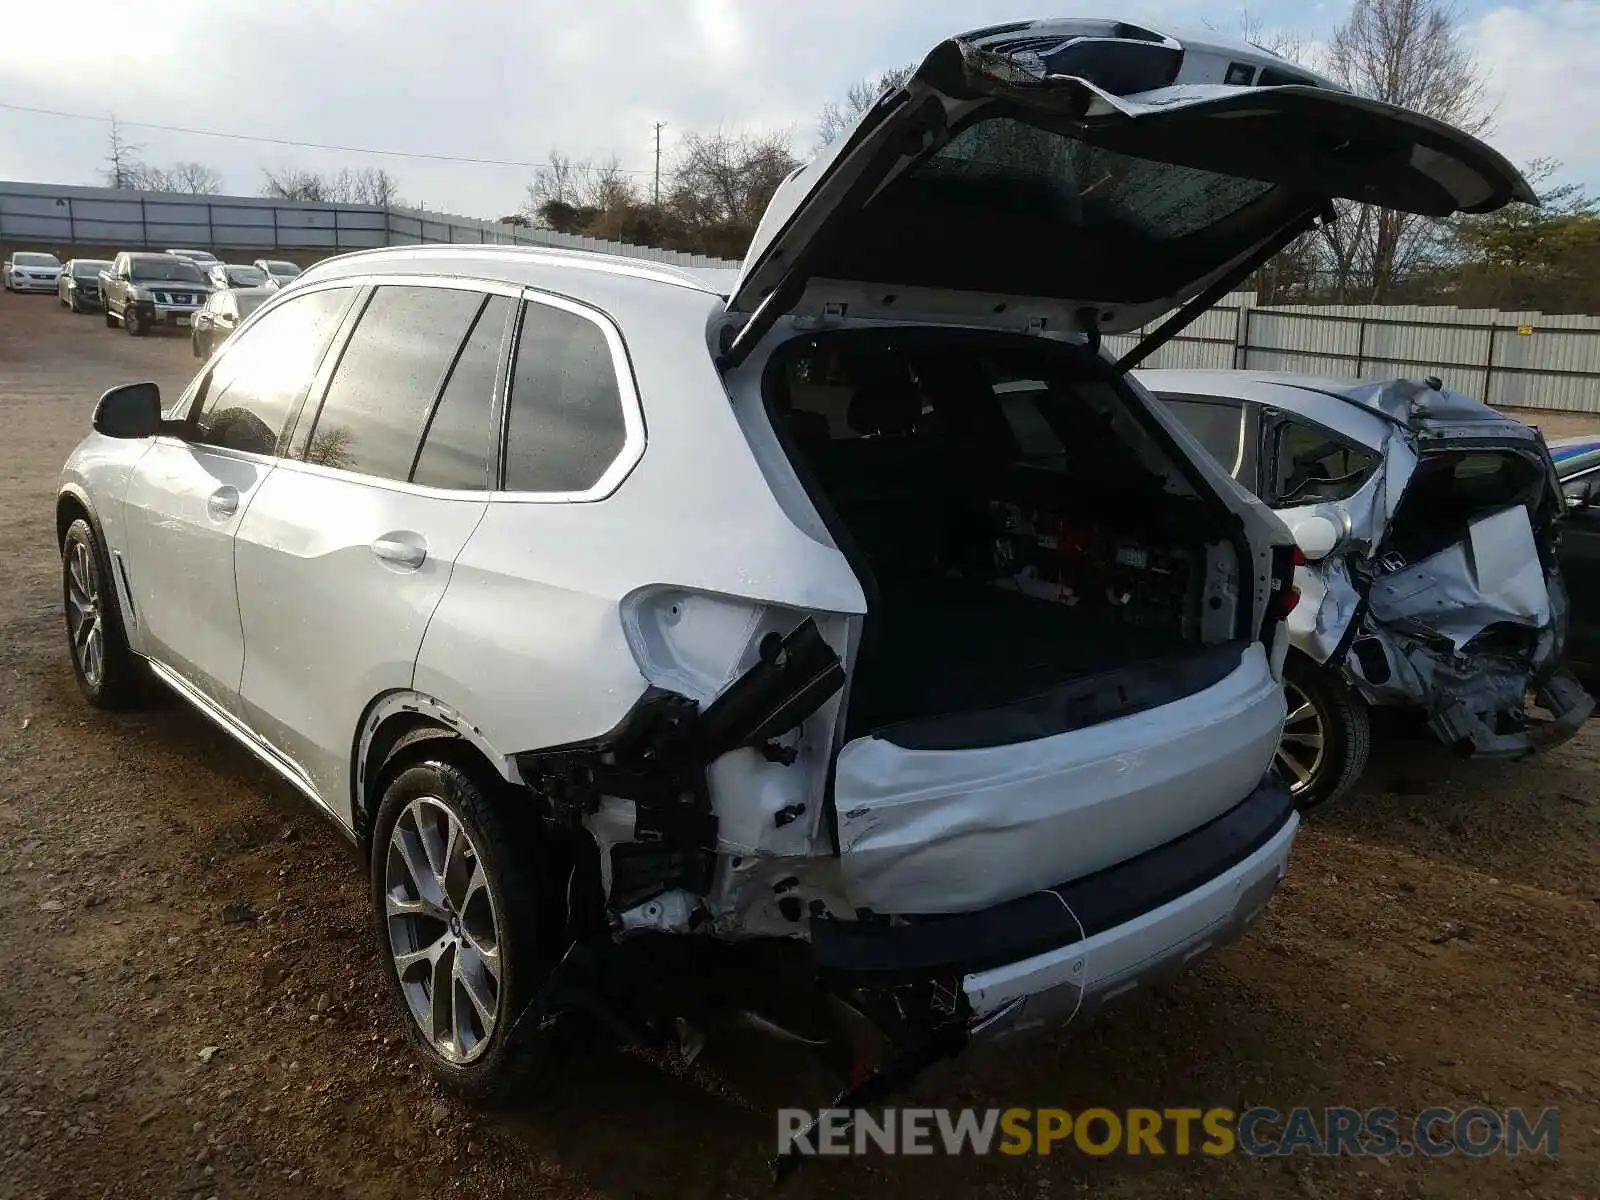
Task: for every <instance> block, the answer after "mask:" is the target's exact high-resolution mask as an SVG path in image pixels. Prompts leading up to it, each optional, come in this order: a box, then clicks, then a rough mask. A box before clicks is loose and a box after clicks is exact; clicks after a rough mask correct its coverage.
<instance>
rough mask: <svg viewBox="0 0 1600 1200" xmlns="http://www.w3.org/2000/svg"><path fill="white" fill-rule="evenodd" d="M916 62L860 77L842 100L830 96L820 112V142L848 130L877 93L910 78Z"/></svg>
mask: <svg viewBox="0 0 1600 1200" xmlns="http://www.w3.org/2000/svg"><path fill="white" fill-rule="evenodd" d="M916 69H917V68H916V65H915V64H914V63H913V64H907V65H906V66H903V67H894V68H891V69H890V70H887V71H885V72H884V73H883V74H881V75H876V76H873V77H872V78H869V79H858V80H856V82H855V83H852V84H851V85H850V86H849V88H847V89H846V90H845V94H844V99H843V100H829V101H828V102H827V103H826V104H824V105H823V106H822V111H821V112H820V113H818V114H817V145H818V146H819V147H822V146H826V145H827V144H828V143H829V142H831V141H833V140H834V139H835V138H837V137H838V136H839V135H840V134H842V133H845V132H846V131H847V130H849V129H850V128H851V127H852V126H853V125H854V124H855V123H856V122H857V121H859V120H860V119H861V115H862V114H863V113H865V112H866V111H867V109H869V108H871V107H872V106H873V105H874V104H876V103H877V102H878V97H879V96H881V95H883V93H885V92H887V91H889V90H890V89H892V88H897V87H901V86H903V85H904V84H905V82H906V80H908V79H910V78H911V75H912V72H914V71H915V70H916Z"/></svg>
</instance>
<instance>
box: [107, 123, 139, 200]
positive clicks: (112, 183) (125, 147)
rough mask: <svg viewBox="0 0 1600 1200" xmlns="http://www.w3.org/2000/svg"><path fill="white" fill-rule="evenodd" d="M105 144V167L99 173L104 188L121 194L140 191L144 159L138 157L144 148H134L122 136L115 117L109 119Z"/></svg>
mask: <svg viewBox="0 0 1600 1200" xmlns="http://www.w3.org/2000/svg"><path fill="white" fill-rule="evenodd" d="M106 144H107V153H106V167H105V170H103V171H102V172H101V175H102V176H103V177H104V178H105V181H106V186H107V187H111V188H116V189H117V190H118V191H123V192H133V191H139V190H141V189H140V187H139V182H140V180H141V179H142V178H143V177H144V174H145V170H146V168H145V165H144V159H143V158H141V157H140V154H141V152H142V151H143V149H144V147H143V146H135V145H133V144H131V143H130V142H128V141H127V140H126V139H125V138H124V137H123V136H122V127H121V126H120V125H119V124H118V123H117V118H116V117H112V118H111V128H110V130H109V131H108V133H107V135H106Z"/></svg>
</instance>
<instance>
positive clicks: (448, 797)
mask: <svg viewBox="0 0 1600 1200" xmlns="http://www.w3.org/2000/svg"><path fill="white" fill-rule="evenodd" d="M524 843H525V839H524V838H522V837H519V836H518V835H517V833H516V832H515V827H514V826H513V825H512V824H510V823H509V822H508V821H507V820H506V819H505V818H504V817H503V815H502V814H501V813H500V812H499V811H498V810H497V809H496V807H495V804H494V801H493V799H492V798H491V796H490V794H489V793H488V792H487V791H486V789H485V788H484V787H483V786H481V785H480V784H479V782H478V781H477V779H476V778H475V777H474V776H473V774H471V773H470V772H468V771H466V770H464V769H463V768H462V767H461V766H460V765H459V764H458V763H456V762H454V761H452V760H451V759H450V758H449V757H446V756H445V755H436V756H433V757H429V758H426V759H424V760H423V761H420V762H417V763H414V764H413V765H410V766H407V767H405V768H404V769H402V770H401V771H400V772H399V773H398V774H397V775H395V777H394V779H393V780H392V781H391V782H390V783H389V785H388V787H387V788H385V789H384V793H383V800H382V803H381V804H380V805H379V808H378V814H377V820H376V823H375V824H374V826H373V836H372V859H371V883H372V903H373V916H374V921H375V927H376V932H377V938H378V950H379V954H380V955H381V956H382V958H383V960H384V963H385V968H384V974H385V975H386V976H387V978H388V980H389V986H390V990H391V992H392V994H393V995H394V997H395V998H396V1000H397V1001H398V1005H399V1008H400V1011H401V1013H402V1014H403V1016H402V1019H403V1020H404V1022H405V1026H406V1036H407V1038H408V1039H409V1040H410V1042H411V1046H412V1049H413V1050H414V1051H415V1053H416V1054H417V1056H418V1057H419V1058H420V1059H421V1060H422V1063H423V1065H424V1066H425V1067H426V1068H427V1070H428V1072H429V1073H430V1074H431V1075H432V1076H433V1077H434V1078H435V1079H436V1080H438V1082H439V1083H440V1084H441V1085H442V1086H443V1087H445V1088H446V1089H448V1090H449V1091H451V1092H453V1093H455V1094H456V1095H458V1096H461V1097H462V1098H464V1099H468V1100H475V1101H496V1100H500V1099H504V1098H506V1097H507V1096H509V1095H510V1094H512V1093H513V1091H515V1090H517V1089H518V1088H519V1086H521V1085H525V1084H526V1083H527V1082H528V1080H529V1077H530V1076H531V1075H532V1074H534V1073H535V1072H536V1071H537V1070H540V1069H542V1068H543V1067H544V1066H545V1065H546V1064H547V1063H548V1061H549V1056H550V1046H549V1043H548V1041H547V1040H546V1038H545V1036H544V1035H543V1034H533V1035H531V1036H530V1035H527V1034H525V1033H522V1032H519V1033H518V1035H517V1037H516V1038H512V1036H511V1034H512V1027H513V1025H514V1024H515V1023H516V1021H517V1018H518V1017H519V1016H520V1015H521V1014H522V1012H523V1010H524V1008H525V1007H526V1006H527V1003H528V1001H529V1000H530V999H531V998H532V997H533V995H534V994H535V992H536V991H537V990H538V987H539V985H540V984H541V983H542V982H543V977H544V975H545V971H544V969H543V968H542V966H541V963H540V959H539V955H538V939H539V937H540V929H539V921H538V905H537V902H536V892H535V888H534V879H533V875H532V873H533V871H534V870H536V869H537V868H536V863H537V858H536V857H535V855H534V853H533V847H532V846H530V845H527V844H524Z"/></svg>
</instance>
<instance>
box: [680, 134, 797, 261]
mask: <svg viewBox="0 0 1600 1200" xmlns="http://www.w3.org/2000/svg"><path fill="white" fill-rule="evenodd" d="M798 165H799V163H798V160H797V159H796V158H795V156H794V150H793V146H792V143H791V140H790V136H789V133H788V132H787V131H779V132H776V133H725V132H723V131H720V130H719V131H718V132H716V133H691V134H688V135H687V136H686V137H685V138H684V139H683V148H682V151H681V154H680V157H679V159H678V163H677V166H676V168H675V169H674V170H673V173H672V189H671V192H670V193H669V198H668V200H667V202H666V206H665V207H666V208H667V209H668V211H669V212H670V214H671V215H672V217H673V218H674V219H675V220H677V221H678V222H681V224H682V225H683V227H684V229H685V230H686V231H687V232H688V233H689V234H690V235H691V236H696V237H697V240H698V241H699V243H700V244H701V245H704V246H707V247H708V249H706V250H705V251H704V252H705V253H719V254H723V255H726V256H728V257H739V256H742V255H743V254H744V252H745V250H746V249H748V247H749V244H750V238H751V237H752V236H753V235H754V233H755V230H756V225H757V224H758V223H759V222H760V220H761V215H762V214H763V213H764V212H766V209H767V204H768V203H769V202H770V201H771V200H772V196H773V193H774V192H776V191H777V190H778V185H779V184H781V183H782V182H783V181H784V179H785V178H786V177H787V176H788V175H789V174H790V173H791V172H792V171H793V170H794V169H795V167H796V166H798Z"/></svg>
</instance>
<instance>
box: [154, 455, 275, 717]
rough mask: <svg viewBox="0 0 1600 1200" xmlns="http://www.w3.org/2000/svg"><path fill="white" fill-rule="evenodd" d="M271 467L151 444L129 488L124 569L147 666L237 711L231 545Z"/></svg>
mask: <svg viewBox="0 0 1600 1200" xmlns="http://www.w3.org/2000/svg"><path fill="white" fill-rule="evenodd" d="M273 470H274V464H273V463H272V462H271V461H270V460H262V459H260V458H257V457H255V456H253V455H244V454H237V453H231V452H229V451H225V450H218V449H215V448H212V447H209V446H199V445H190V444H188V443H185V442H180V441H176V440H171V439H165V438H163V439H158V440H157V441H156V443H155V444H154V445H153V446H152V447H151V448H150V452H149V453H148V454H146V455H144V457H143V458H141V459H140V461H139V465H138V466H137V467H136V468H135V469H134V471H133V473H132V476H131V478H130V480H129V483H128V491H127V501H126V509H125V520H126V522H127V532H126V538H127V554H126V556H125V559H124V563H125V565H126V567H127V569H128V581H129V584H130V590H131V591H132V594H133V600H134V606H135V608H136V610H137V612H138V614H139V622H140V626H141V629H142V632H143V639H142V646H143V649H144V651H145V652H146V653H147V654H149V655H150V656H151V657H152V658H155V659H157V660H158V661H160V662H163V663H165V664H166V665H167V666H169V667H171V668H172V669H173V670H175V671H177V672H178V673H179V674H180V675H182V676H183V677H184V678H185V679H187V680H188V681H189V682H190V683H192V684H193V685H194V686H195V687H197V688H198V689H200V690H201V691H202V692H204V693H205V694H206V695H207V696H209V697H210V698H211V699H213V700H215V701H216V702H217V703H218V704H220V705H222V706H223V707H224V708H226V709H227V710H228V711H230V712H234V713H237V712H238V688H239V673H240V669H241V667H242V666H243V664H244V638H243V632H242V630H241V627H240V623H239V600H238V589H237V586H236V583H235V577H234V569H233V537H234V534H235V532H237V530H238V528H239V522H240V520H241V519H242V518H243V516H244V514H245V512H246V511H248V509H249V507H250V504H251V501H252V500H253V499H254V498H255V496H256V495H257V494H258V492H259V490H260V488H261V485H262V483H263V481H264V480H266V479H267V477H268V476H270V475H271V474H272V472H273Z"/></svg>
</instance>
